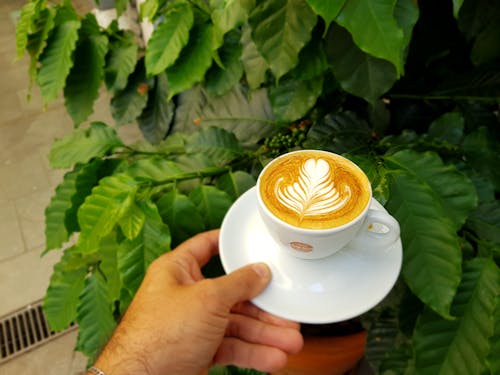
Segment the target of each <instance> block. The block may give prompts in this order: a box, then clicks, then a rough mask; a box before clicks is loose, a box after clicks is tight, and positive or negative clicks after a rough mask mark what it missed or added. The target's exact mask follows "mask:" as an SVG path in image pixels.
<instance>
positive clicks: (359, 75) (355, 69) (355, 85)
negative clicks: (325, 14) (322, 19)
mask: <svg viewBox="0 0 500 375" xmlns="http://www.w3.org/2000/svg"><path fill="white" fill-rule="evenodd" d="M326 46H327V47H328V48H327V49H326V54H327V57H328V61H329V63H330V65H331V68H332V71H333V73H334V75H335V78H336V79H337V80H338V82H339V83H340V85H341V86H342V88H343V89H344V90H345V91H347V92H348V93H350V94H353V95H356V96H359V97H362V98H364V99H366V100H367V101H368V102H370V103H374V102H376V101H377V100H378V99H379V98H380V96H381V95H382V94H384V93H385V92H387V91H388V90H389V89H390V88H391V87H392V85H393V84H394V83H395V82H396V80H397V74H396V69H395V68H394V66H393V65H392V64H391V63H389V62H387V61H386V60H383V59H380V58H376V57H373V56H370V55H368V54H366V53H364V52H363V51H361V50H360V49H359V48H358V46H357V45H356V44H355V43H354V42H353V40H352V37H351V35H349V33H348V32H347V31H346V30H345V29H343V28H341V27H339V26H337V25H333V26H332V27H330V30H329V31H328V34H327V36H326Z"/></svg>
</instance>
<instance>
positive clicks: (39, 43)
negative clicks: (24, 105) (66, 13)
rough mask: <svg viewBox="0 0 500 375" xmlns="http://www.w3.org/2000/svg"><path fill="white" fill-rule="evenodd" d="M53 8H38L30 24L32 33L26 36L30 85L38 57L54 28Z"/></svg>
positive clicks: (33, 77) (35, 70)
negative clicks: (29, 58)
mask: <svg viewBox="0 0 500 375" xmlns="http://www.w3.org/2000/svg"><path fill="white" fill-rule="evenodd" d="M55 14H56V12H55V10H54V9H53V8H45V9H42V10H40V13H39V14H38V17H37V18H36V20H35V23H34V24H33V25H32V29H33V31H32V33H31V34H30V35H29V36H28V41H27V45H26V49H27V50H28V52H29V54H30V56H31V61H30V67H29V76H30V85H31V83H32V82H33V81H34V80H35V78H36V73H37V68H38V58H39V57H40V55H41V53H42V51H43V50H44V48H45V46H46V42H47V38H48V37H49V34H50V32H51V31H52V29H53V28H54V25H55V23H54V18H55Z"/></svg>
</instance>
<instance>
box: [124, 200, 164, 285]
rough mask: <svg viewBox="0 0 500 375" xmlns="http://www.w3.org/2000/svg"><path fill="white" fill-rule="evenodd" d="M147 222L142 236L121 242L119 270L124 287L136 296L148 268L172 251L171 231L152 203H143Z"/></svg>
mask: <svg viewBox="0 0 500 375" xmlns="http://www.w3.org/2000/svg"><path fill="white" fill-rule="evenodd" d="M139 207H140V208H141V209H142V210H143V211H144V214H145V221H144V226H143V228H142V231H141V234H140V235H139V236H138V237H136V238H134V239H133V240H125V241H123V242H121V244H120V247H119V249H118V269H119V271H120V278H121V280H122V283H123V286H124V287H125V288H126V289H127V290H128V291H129V292H130V293H131V295H134V294H135V292H136V291H137V289H138V288H139V285H140V284H141V281H142V279H143V278H144V275H145V273H146V270H147V268H148V267H149V265H150V264H151V262H153V260H155V259H156V258H158V257H159V256H160V255H162V254H163V253H165V252H167V251H169V250H170V243H171V236H170V230H169V228H168V226H167V225H166V224H164V223H163V221H162V219H161V217H160V214H159V213H158V208H157V207H156V205H155V204H154V203H152V202H142V203H140V204H139Z"/></svg>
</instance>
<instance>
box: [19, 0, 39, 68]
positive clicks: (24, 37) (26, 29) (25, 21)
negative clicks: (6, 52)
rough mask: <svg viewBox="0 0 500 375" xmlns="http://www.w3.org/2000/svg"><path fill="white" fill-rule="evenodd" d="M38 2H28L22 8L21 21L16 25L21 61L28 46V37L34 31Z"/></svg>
mask: <svg viewBox="0 0 500 375" xmlns="http://www.w3.org/2000/svg"><path fill="white" fill-rule="evenodd" d="M37 5H38V3H37V2H28V3H26V4H25V5H24V6H23V7H22V8H21V14H20V16H19V21H18V22H17V25H16V55H17V58H18V59H19V58H20V57H22V56H23V55H24V50H25V49H26V46H27V45H28V35H29V34H31V32H32V30H33V24H34V23H35V22H36V20H34V18H35V16H36V13H37V12H36V10H37Z"/></svg>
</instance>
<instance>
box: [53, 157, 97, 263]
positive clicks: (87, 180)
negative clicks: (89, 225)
mask: <svg viewBox="0 0 500 375" xmlns="http://www.w3.org/2000/svg"><path fill="white" fill-rule="evenodd" d="M101 164H102V162H101V161H100V160H95V161H94V162H92V163H89V164H86V165H84V166H81V167H80V166H79V167H77V168H75V169H74V170H73V171H70V172H68V173H66V174H65V175H64V178H63V181H62V182H61V183H60V184H59V185H58V186H57V188H56V190H55V194H54V196H53V197H52V199H51V200H50V203H49V205H48V206H47V208H46V209H45V243H46V245H45V251H44V253H46V252H47V251H49V250H52V249H57V248H60V247H61V246H62V244H63V243H64V242H66V241H67V240H68V239H69V236H70V234H71V233H73V232H75V231H78V230H79V228H78V223H77V219H76V212H77V209H78V207H79V206H80V205H81V203H83V200H84V198H85V197H86V196H87V195H89V194H90V191H91V189H92V187H93V186H94V185H95V184H96V183H97V178H98V177H97V170H98V168H99V167H100V166H101Z"/></svg>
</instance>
